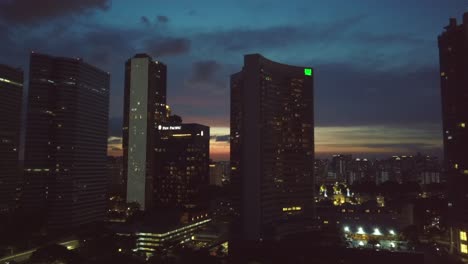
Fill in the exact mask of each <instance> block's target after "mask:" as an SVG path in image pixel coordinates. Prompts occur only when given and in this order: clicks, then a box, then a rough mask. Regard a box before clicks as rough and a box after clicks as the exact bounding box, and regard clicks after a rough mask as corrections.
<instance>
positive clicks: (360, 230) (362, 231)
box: [356, 227, 366, 235]
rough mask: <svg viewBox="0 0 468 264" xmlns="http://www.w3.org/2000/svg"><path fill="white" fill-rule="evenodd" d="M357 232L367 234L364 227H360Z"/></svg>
mask: <svg viewBox="0 0 468 264" xmlns="http://www.w3.org/2000/svg"><path fill="white" fill-rule="evenodd" d="M356 234H360V235H365V234H366V232H364V229H363V228H362V227H358V231H357V233H356Z"/></svg>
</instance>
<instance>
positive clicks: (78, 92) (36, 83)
mask: <svg viewBox="0 0 468 264" xmlns="http://www.w3.org/2000/svg"><path fill="white" fill-rule="evenodd" d="M109 82H110V75H109V73H107V72H104V71H102V70H100V69H98V68H96V67H94V66H92V65H89V64H87V63H85V62H84V61H83V60H82V59H79V58H63V57H53V56H48V55H43V54H38V53H31V57H30V73H29V95H28V109H27V123H26V140H25V161H24V170H25V171H24V190H23V196H22V205H23V209H24V210H25V211H26V212H31V213H34V216H35V217H37V216H39V215H42V216H44V218H45V219H46V222H47V227H48V228H49V229H62V228H71V227H77V226H80V225H82V224H86V223H90V222H94V221H99V220H103V218H104V215H105V211H106V190H107V170H106V157H107V133H108V116H109Z"/></svg>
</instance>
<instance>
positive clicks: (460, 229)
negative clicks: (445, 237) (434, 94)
mask: <svg viewBox="0 0 468 264" xmlns="http://www.w3.org/2000/svg"><path fill="white" fill-rule="evenodd" d="M439 58H440V82H441V94H442V119H443V138H444V166H445V172H446V177H447V180H448V199H449V203H448V206H449V218H450V220H449V221H450V226H451V231H452V232H451V234H452V245H454V246H455V251H456V252H460V253H462V254H465V255H466V254H468V248H467V247H468V242H467V233H468V206H467V205H468V103H467V99H468V74H467V73H468V13H465V14H464V15H463V23H462V24H460V25H457V21H456V19H455V18H451V19H450V23H449V25H448V26H446V27H445V31H444V32H443V33H442V34H441V35H440V36H439Z"/></svg>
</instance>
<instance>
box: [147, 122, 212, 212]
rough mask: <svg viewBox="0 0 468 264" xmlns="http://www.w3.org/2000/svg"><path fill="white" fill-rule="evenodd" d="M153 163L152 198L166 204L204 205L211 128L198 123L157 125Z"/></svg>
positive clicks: (186, 206) (180, 206)
mask: <svg viewBox="0 0 468 264" xmlns="http://www.w3.org/2000/svg"><path fill="white" fill-rule="evenodd" d="M156 138H157V141H158V143H157V146H156V148H155V152H156V155H155V157H154V163H155V165H156V166H155V167H156V171H155V178H154V182H155V186H154V193H155V200H156V203H157V205H158V206H160V207H166V208H174V207H178V208H195V207H198V208H200V207H203V206H206V202H207V201H206V200H207V199H206V191H207V187H208V184H209V169H208V168H209V156H210V153H209V151H210V128H209V127H207V126H204V125H200V124H182V123H179V124H177V123H165V124H162V125H158V129H157V134H156Z"/></svg>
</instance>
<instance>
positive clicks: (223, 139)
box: [216, 135, 230, 142]
mask: <svg viewBox="0 0 468 264" xmlns="http://www.w3.org/2000/svg"><path fill="white" fill-rule="evenodd" d="M229 138H230V136H229V135H223V136H216V141H217V142H229Z"/></svg>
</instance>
